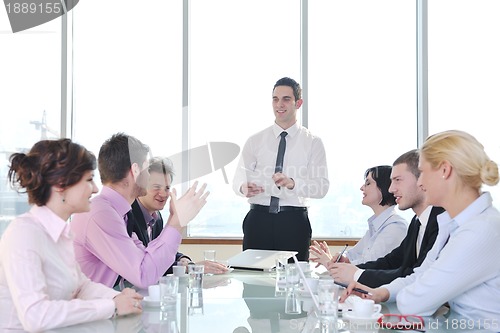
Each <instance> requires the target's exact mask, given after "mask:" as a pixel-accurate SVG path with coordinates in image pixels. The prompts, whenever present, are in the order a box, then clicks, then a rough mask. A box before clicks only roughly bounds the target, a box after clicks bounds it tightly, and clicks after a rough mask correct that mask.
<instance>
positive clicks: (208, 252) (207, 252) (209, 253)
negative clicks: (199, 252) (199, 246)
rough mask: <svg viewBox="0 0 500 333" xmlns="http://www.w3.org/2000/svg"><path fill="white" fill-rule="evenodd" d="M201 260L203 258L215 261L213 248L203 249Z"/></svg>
mask: <svg viewBox="0 0 500 333" xmlns="http://www.w3.org/2000/svg"><path fill="white" fill-rule="evenodd" d="M203 260H205V261H215V250H205V251H203Z"/></svg>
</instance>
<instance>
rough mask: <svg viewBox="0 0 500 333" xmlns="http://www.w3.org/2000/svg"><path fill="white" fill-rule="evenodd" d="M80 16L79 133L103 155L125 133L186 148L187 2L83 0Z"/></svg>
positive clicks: (154, 144) (167, 151)
mask: <svg viewBox="0 0 500 333" xmlns="http://www.w3.org/2000/svg"><path fill="white" fill-rule="evenodd" d="M73 13H74V14H73V15H74V78H73V79H74V139H75V140H76V141H78V142H79V143H81V144H83V145H84V146H85V147H87V148H88V149H89V150H91V151H93V152H94V153H95V154H96V156H97V154H98V152H99V148H100V147H101V145H102V143H103V142H104V141H105V140H107V139H108V138H110V137H111V135H113V134H114V133H117V132H125V133H127V134H130V135H133V136H135V137H137V138H138V139H139V140H141V141H142V142H144V143H145V144H147V145H149V146H150V147H151V151H152V153H153V154H154V155H164V156H170V155H173V154H175V153H178V152H180V151H181V142H182V136H181V133H182V125H181V116H182V55H183V54H182V2H181V1H161V0H147V1H141V2H140V3H137V2H136V1H130V0H127V1H121V2H120V5H119V6H117V5H116V3H111V2H109V3H108V2H95V1H94V2H89V1H84V2H80V3H79V4H78V6H76V7H75V8H74V9H73Z"/></svg>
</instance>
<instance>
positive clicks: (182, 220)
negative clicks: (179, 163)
mask: <svg viewBox="0 0 500 333" xmlns="http://www.w3.org/2000/svg"><path fill="white" fill-rule="evenodd" d="M197 186H198V182H197V181H196V182H194V184H193V186H191V187H190V188H189V190H187V191H186V193H184V195H183V196H182V197H180V198H179V199H177V191H176V190H175V189H173V190H172V192H171V194H170V213H171V215H170V218H169V222H168V224H169V225H172V226H174V227H178V228H182V227H185V226H186V225H187V224H188V223H189V222H190V221H191V220H192V219H194V218H195V216H196V215H198V213H199V212H200V210H201V209H202V208H203V206H205V204H206V203H207V197H208V195H209V194H210V192H208V191H207V192H205V189H206V188H207V184H203V186H202V187H201V188H200V189H199V191H198V192H197V191H196V187H197Z"/></svg>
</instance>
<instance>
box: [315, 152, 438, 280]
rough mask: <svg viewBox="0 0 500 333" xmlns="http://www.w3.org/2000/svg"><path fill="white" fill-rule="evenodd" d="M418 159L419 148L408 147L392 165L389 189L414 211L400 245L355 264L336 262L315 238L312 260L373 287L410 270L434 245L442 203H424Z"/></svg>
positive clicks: (337, 275) (402, 207)
mask: <svg viewBox="0 0 500 333" xmlns="http://www.w3.org/2000/svg"><path fill="white" fill-rule="evenodd" d="M418 161H419V153H418V151H417V150H411V151H409V152H407V153H405V154H403V155H401V156H400V157H399V158H397V159H396V161H394V163H393V167H392V172H391V186H390V187H389V191H390V192H391V193H392V194H394V196H395V197H396V202H397V204H398V207H399V209H400V210H406V209H408V208H411V209H412V210H413V211H414V212H415V214H416V215H415V216H414V217H413V219H412V221H411V223H410V226H409V227H408V232H407V234H406V237H405V238H404V239H403V241H402V242H401V244H400V245H399V247H397V248H395V249H394V250H392V251H391V252H390V253H388V254H387V255H385V256H384V257H381V258H379V259H377V260H374V261H369V262H366V263H362V264H358V265H357V266H355V265H352V264H347V263H335V259H336V258H337V256H335V257H333V258H332V256H331V255H330V253H329V250H328V246H327V245H326V244H324V243H323V244H319V243H317V242H315V244H314V245H312V246H311V253H312V254H314V255H316V258H314V259H312V261H315V262H319V263H320V264H323V265H324V266H325V267H327V268H328V270H329V272H330V275H332V276H333V278H334V279H335V280H336V281H339V282H344V283H350V282H351V281H353V280H355V281H359V282H361V283H363V284H365V285H367V286H369V287H372V288H375V287H379V286H381V285H383V284H386V283H390V282H391V281H393V280H395V279H396V278H398V277H404V276H407V275H410V274H412V273H413V269H414V268H416V267H418V266H420V265H421V264H422V262H423V261H424V259H425V257H426V255H427V252H429V250H430V249H431V248H432V246H433V245H434V242H435V240H436V236H437V234H438V224H437V215H439V214H441V213H442V212H443V211H444V210H443V209H442V208H441V207H432V206H428V205H427V203H426V200H425V192H424V191H423V190H422V189H421V188H420V187H419V186H418V185H417V180H418V177H419V176H420V171H419V169H418Z"/></svg>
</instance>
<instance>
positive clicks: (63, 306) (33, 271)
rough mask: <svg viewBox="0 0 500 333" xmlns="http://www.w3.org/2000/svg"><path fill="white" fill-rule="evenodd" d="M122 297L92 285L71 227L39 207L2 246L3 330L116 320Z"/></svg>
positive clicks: (8, 234)
mask: <svg viewBox="0 0 500 333" xmlns="http://www.w3.org/2000/svg"><path fill="white" fill-rule="evenodd" d="M117 294H119V293H118V292H117V291H115V290H113V289H111V288H108V287H106V286H104V285H102V284H98V283H94V282H91V281H90V280H89V279H88V278H87V277H86V276H85V275H84V274H83V273H82V272H81V270H80V266H79V265H78V263H77V262H76V260H75V255H74V250H73V240H72V237H71V235H70V227H69V224H68V223H67V222H66V221H63V220H62V219H61V218H59V217H58V216H57V215H56V214H54V213H53V212H52V211H51V210H50V209H49V208H47V207H45V206H42V207H38V206H34V207H32V208H31V210H30V211H29V212H27V213H25V214H23V215H21V216H19V217H18V218H16V219H15V220H14V221H12V223H11V224H10V225H9V227H8V228H7V230H6V231H5V233H4V234H3V236H2V239H1V240H0V328H2V329H25V330H29V331H42V330H48V329H52V328H57V327H63V326H69V325H73V324H78V323H84V322H89V321H93V320H99V319H106V318H110V317H111V316H112V315H113V313H114V310H115V304H114V301H113V297H115V296H116V295H117Z"/></svg>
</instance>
